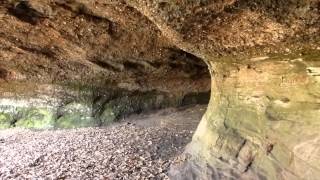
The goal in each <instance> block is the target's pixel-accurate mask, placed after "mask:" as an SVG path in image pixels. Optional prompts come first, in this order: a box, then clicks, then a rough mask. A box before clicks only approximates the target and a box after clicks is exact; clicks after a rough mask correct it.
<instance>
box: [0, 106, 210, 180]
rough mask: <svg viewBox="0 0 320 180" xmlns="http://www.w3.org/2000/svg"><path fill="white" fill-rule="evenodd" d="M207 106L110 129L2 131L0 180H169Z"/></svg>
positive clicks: (161, 113)
mask: <svg viewBox="0 0 320 180" xmlns="http://www.w3.org/2000/svg"><path fill="white" fill-rule="evenodd" d="M204 111H205V107H204V106H195V107H189V108H185V109H180V110H177V109H166V110H162V111H158V112H154V113H151V114H145V115H143V116H138V115H135V116H132V117H129V118H127V119H124V120H123V121H122V122H120V123H118V124H114V125H111V126H110V127H106V128H83V129H73V130H58V131H30V130H22V129H11V130H3V131H0V178H1V179H21V178H22V179H25V178H26V179H34V178H53V179H60V178H62V179H70V178H71V179H73V178H75V179H86V178H88V179H106V178H107V179H168V176H167V172H168V170H169V167H170V165H171V164H172V162H173V161H174V160H175V157H176V156H177V155H179V154H181V153H182V152H183V150H184V147H185V145H186V144H187V143H189V142H190V141H191V136H192V134H193V132H194V130H195V128H196V126H197V124H198V122H199V121H200V119H201V116H202V115H203V113H204Z"/></svg>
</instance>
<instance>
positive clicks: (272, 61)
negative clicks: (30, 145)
mask: <svg viewBox="0 0 320 180" xmlns="http://www.w3.org/2000/svg"><path fill="white" fill-rule="evenodd" d="M319 8H320V2H319V0H249V1H248V0H221V1H216V0H195V1H189V0H179V1H178V0H175V1H166V0H123V1H112V0H99V1H97V0H96V1H86V0H73V1H61V0H59V1H58V0H51V1H49V0H48V1H36V0H30V1H28V2H27V3H22V4H21V2H20V1H10V2H6V1H5V2H1V8H0V12H1V23H2V24H6V26H2V27H1V28H0V37H1V38H0V41H1V49H0V50H1V52H0V54H1V58H2V59H3V60H2V61H1V62H0V63H1V64H0V67H1V68H0V77H1V78H2V79H4V81H12V80H20V81H27V80H28V81H29V80H33V81H40V80H41V81H44V82H59V81H65V82H72V81H76V82H82V83H85V84H88V83H89V84H99V85H103V86H107V85H108V86H109V85H110V84H111V85H112V86H116V87H121V88H127V89H131V90H137V89H138V90H146V89H148V90H150V89H158V90H161V91H166V92H170V93H176V94H179V93H182V94H185V93H186V92H199V91H202V90H203V89H205V88H206V87H207V85H208V84H210V83H208V81H207V80H208V78H206V76H205V75H203V74H204V72H205V71H204V69H205V68H206V67H205V65H204V64H203V63H200V60H202V61H204V62H205V63H206V65H207V66H208V67H209V70H210V74H211V84H212V85H211V89H212V91H211V93H212V94H211V100H210V103H209V108H208V111H207V113H206V115H205V116H204V117H203V120H202V122H201V123H200V125H199V128H198V130H197V132H196V134H195V136H194V138H193V141H192V143H191V144H190V145H189V148H188V151H187V152H188V154H190V155H191V158H189V161H187V162H186V163H185V164H184V165H183V166H182V167H180V169H179V171H173V176H172V177H174V178H177V179H179V178H190V177H191V179H192V177H198V178H202V179H210V178H212V179H215V178H222V179H224V178H229V179H239V178H240V179H241V178H242V179H250V178H251V179H290V180H291V179H304V178H307V179H316V178H317V177H319V174H318V173H319V169H320V165H319V163H318V162H320V158H319V145H318V144H319V133H318V131H319V130H320V128H319V121H320V119H319V51H320V36H319V33H320V13H319V11H320V10H319ZM180 59H181V61H180ZM39 75H40V76H39ZM184 170H185V171H184ZM187 172H188V173H187ZM186 176H188V177H186Z"/></svg>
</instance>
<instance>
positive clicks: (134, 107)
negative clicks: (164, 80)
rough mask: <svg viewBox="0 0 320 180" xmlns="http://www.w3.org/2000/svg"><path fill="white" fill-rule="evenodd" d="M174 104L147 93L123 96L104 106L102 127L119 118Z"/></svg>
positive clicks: (155, 94) (160, 95)
mask: <svg viewBox="0 0 320 180" xmlns="http://www.w3.org/2000/svg"><path fill="white" fill-rule="evenodd" d="M170 103H171V104H174V103H175V102H174V101H171V100H170V99H169V98H168V97H167V96H165V95H163V94H157V93H154V92H149V93H145V94H138V95H134V96H125V97H121V98H117V99H114V100H111V101H109V102H108V103H107V104H105V106H104V108H103V112H102V113H101V115H100V120H101V123H102V125H108V124H109V123H111V122H114V121H116V120H118V119H119V118H121V117H123V116H126V115H129V114H132V113H140V112H142V111H149V110H153V109H159V108H161V107H166V106H168V104H170Z"/></svg>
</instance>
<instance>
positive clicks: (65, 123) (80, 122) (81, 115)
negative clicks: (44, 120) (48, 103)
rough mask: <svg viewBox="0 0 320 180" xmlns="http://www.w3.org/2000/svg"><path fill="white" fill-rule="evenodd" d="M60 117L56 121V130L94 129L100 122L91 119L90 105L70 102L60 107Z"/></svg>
mask: <svg viewBox="0 0 320 180" xmlns="http://www.w3.org/2000/svg"><path fill="white" fill-rule="evenodd" d="M59 113H60V117H59V118H58V119H57V121H56V125H55V127H57V128H81V127H95V126H99V125H100V121H99V120H98V119H96V118H94V117H93V115H92V107H91V105H88V104H85V103H80V102H72V103H70V104H67V105H66V106H64V107H62V108H61V110H60V112H59Z"/></svg>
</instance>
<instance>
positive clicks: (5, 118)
mask: <svg viewBox="0 0 320 180" xmlns="http://www.w3.org/2000/svg"><path fill="white" fill-rule="evenodd" d="M12 123H13V118H12V116H11V115H10V114H8V113H0V129H7V128H10V127H11V125H12Z"/></svg>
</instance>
